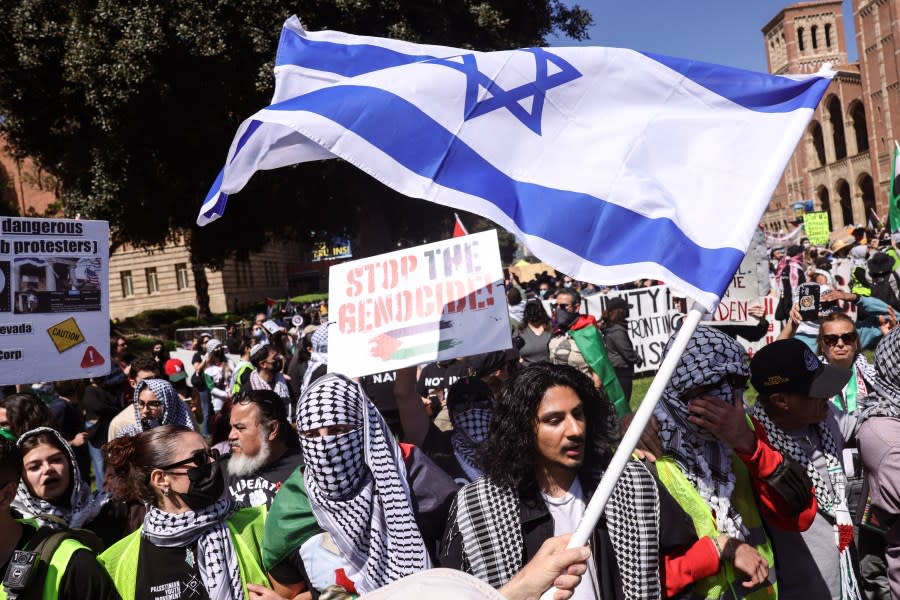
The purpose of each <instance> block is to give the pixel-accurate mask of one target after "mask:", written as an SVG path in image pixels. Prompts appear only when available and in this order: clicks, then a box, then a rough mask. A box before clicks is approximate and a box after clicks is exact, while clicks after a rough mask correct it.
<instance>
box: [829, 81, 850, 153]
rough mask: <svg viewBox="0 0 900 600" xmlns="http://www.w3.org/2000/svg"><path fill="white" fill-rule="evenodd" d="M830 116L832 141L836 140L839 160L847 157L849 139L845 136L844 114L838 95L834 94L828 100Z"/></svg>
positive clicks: (835, 151) (835, 150) (836, 151)
mask: <svg viewBox="0 0 900 600" xmlns="http://www.w3.org/2000/svg"><path fill="white" fill-rule="evenodd" d="M828 117H829V118H830V119H831V132H832V138H833V139H832V142H834V157H835V158H836V159H837V160H840V159H842V158H847V140H846V138H845V137H844V115H843V113H842V112H841V101H840V100H838V98H837V96H832V97H831V100H829V101H828Z"/></svg>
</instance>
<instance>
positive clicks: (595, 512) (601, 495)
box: [541, 302, 706, 600]
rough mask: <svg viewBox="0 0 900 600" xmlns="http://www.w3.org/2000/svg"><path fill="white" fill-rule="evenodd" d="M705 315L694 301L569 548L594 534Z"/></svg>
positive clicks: (545, 598) (544, 598)
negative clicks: (613, 492)
mask: <svg viewBox="0 0 900 600" xmlns="http://www.w3.org/2000/svg"><path fill="white" fill-rule="evenodd" d="M704 312H706V309H705V308H703V307H702V306H701V305H700V304H698V303H696V302H695V303H694V305H693V306H692V307H691V310H690V311H689V312H688V314H687V316H686V317H685V318H684V321H683V322H682V324H681V329H679V330H678V333H677V334H676V335H675V339H674V340H673V341H672V346H671V348H669V351H668V353H666V357H665V359H663V361H662V364H660V365H659V371H658V372H657V373H656V377H654V378H653V383H651V384H650V389H648V390H647V395H646V396H644V400H643V401H642V402H641V405H640V407H639V408H638V409H637V412H635V414H634V419H633V420H632V421H631V425H629V426H628V431H626V432H625V435H624V436H622V441H621V443H620V444H619V448H618V449H617V450H616V453H615V454H614V455H613V457H612V460H610V462H609V467H608V468H607V469H606V473H604V474H603V478H602V479H600V484H599V485H598V486H597V490H596V491H595V492H594V495H593V496H592V497H591V501H590V502H589V503H588V505H587V507H586V508H585V511H584V517H582V519H581V522H580V523H579V524H578V527H577V528H576V529H575V532H574V533H573V534H572V538H571V539H570V540H569V546H568V547H569V548H576V547H578V546H584V545H585V544H586V543H587V542H588V540H589V539H590V537H591V532H593V531H594V527H595V526H596V525H597V521H599V520H600V515H602V514H603V509H604V508H606V503H607V501H608V500H609V497H610V496H611V495H612V491H613V488H614V487H615V486H616V482H617V481H618V480H619V476H620V475H622V471H624V470H625V465H626V464H627V463H628V461H629V459H630V458H631V453H632V452H634V448H635V446H637V443H638V441H639V440H640V439H641V434H642V433H643V432H644V428H645V427H646V426H647V423H648V422H649V421H650V417H651V416H652V415H653V409H654V408H655V407H656V403H657V402H659V398H660V396H662V392H663V390H664V389H665V387H666V385H667V384H668V383H669V379H671V378H672V373H674V372H675V366H676V365H677V364H678V361H679V360H680V359H681V355H682V354H683V353H684V349H685V348H686V347H687V343H688V340H690V339H691V336H692V335H694V331H695V330H696V329H697V325H699V323H700V319H701V318H702V317H703V313H704ZM554 589H555V588H550V589H549V590H547V591H546V592H544V594H543V595H542V596H541V600H550V599H552V598H553V591H554Z"/></svg>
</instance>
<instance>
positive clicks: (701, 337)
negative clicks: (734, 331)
mask: <svg viewBox="0 0 900 600" xmlns="http://www.w3.org/2000/svg"><path fill="white" fill-rule="evenodd" d="M673 339H674V338H673ZM671 343H672V342H671V340H670V341H669V345H670V346H671ZM666 350H667V351H668V348H667V349H666ZM729 375H731V376H740V377H749V375H750V369H749V368H748V367H747V364H746V353H745V352H744V349H743V348H742V347H741V346H740V344H738V343H737V342H736V341H735V340H734V338H732V337H730V336H728V335H726V334H724V333H722V332H721V331H719V330H718V329H716V328H715V327H710V326H704V325H701V326H699V327H697V330H696V331H695V332H694V335H693V336H692V337H691V339H690V340H689V341H688V344H687V348H685V351H684V354H682V355H681V358H680V359H679V361H678V365H677V366H676V367H675V372H674V373H673V374H672V378H671V379H670V380H669V383H668V384H667V385H666V387H665V389H664V390H663V394H662V397H661V399H660V402H659V404H657V406H656V408H655V409H654V415H655V416H656V418H657V420H658V421H659V435H660V438H661V440H662V445H663V449H664V450H665V453H666V454H668V455H670V456H672V458H674V459H675V460H676V461H677V462H678V464H679V465H680V466H681V468H682V471H684V475H685V477H687V479H688V481H690V482H691V485H693V486H694V488H695V489H696V490H697V492H698V493H699V494H700V497H701V498H703V500H704V501H705V502H706V504H707V505H708V506H709V508H710V510H712V512H713V514H714V515H715V519H716V529H717V530H718V531H719V532H721V533H724V534H726V535H728V536H729V537H734V538H737V539H739V540H746V539H747V537H748V535H749V531H748V529H747V528H746V526H745V525H744V521H743V518H742V517H741V515H740V513H739V512H738V511H737V510H736V509H735V508H734V506H733V505H732V503H731V494H732V493H733V492H734V486H735V475H734V472H733V471H732V468H731V450H730V449H729V448H727V447H726V446H725V445H724V444H722V443H720V442H719V441H718V440H717V439H716V438H715V437H714V436H713V435H712V434H711V433H709V432H708V431H707V430H705V429H703V428H701V427H698V426H697V425H695V424H694V423H692V422H691V421H689V420H688V417H689V416H690V412H689V410H688V402H687V401H686V400H684V399H683V398H682V396H683V395H684V394H685V393H686V392H688V391H690V390H692V389H694V388H699V387H704V388H707V389H706V391H704V393H703V395H704V396H715V397H717V398H721V399H722V400H725V401H726V402H731V401H732V398H733V394H734V391H735V390H734V389H733V388H732V386H731V384H730V383H728V381H727V380H726V376H729ZM709 386H712V387H709Z"/></svg>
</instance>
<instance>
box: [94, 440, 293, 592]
mask: <svg viewBox="0 0 900 600" xmlns="http://www.w3.org/2000/svg"><path fill="white" fill-rule="evenodd" d="M105 452H106V459H107V464H108V465H109V467H110V468H111V469H112V470H113V472H114V473H115V475H116V485H115V486H114V489H113V490H112V491H113V494H114V495H115V496H116V498H117V499H118V500H121V501H132V502H134V501H143V502H146V503H147V504H148V505H149V506H150V509H149V510H148V511H147V515H146V517H145V518H144V523H143V525H142V526H141V528H140V529H138V530H137V531H135V532H134V533H132V534H130V535H128V536H126V537H125V538H123V539H122V540H120V541H119V542H117V543H116V544H114V545H113V546H112V547H110V548H109V549H108V550H106V551H105V552H103V554H101V555H100V562H101V563H102V564H103V566H104V567H106V570H107V571H108V572H109V574H110V576H111V577H112V580H113V582H114V583H115V585H116V589H117V590H118V591H119V594H120V595H121V596H122V598H124V599H125V600H132V599H144V598H146V599H151V598H152V599H157V598H192V599H197V600H206V599H209V600H237V599H239V598H252V599H254V600H255V599H271V600H274V599H276V598H279V596H278V595H277V594H275V592H274V591H272V590H271V589H269V588H268V579H267V576H266V573H265V571H264V570H263V568H262V566H261V564H262V562H261V547H262V536H263V529H264V523H265V514H266V513H265V509H264V508H262V507H259V508H248V509H241V510H238V509H237V508H236V506H235V504H234V502H233V501H232V500H231V499H230V498H223V493H224V491H225V480H224V477H223V474H222V471H221V469H220V466H219V462H218V452H216V451H215V450H212V451H211V450H209V448H208V447H207V445H206V441H205V440H204V439H203V437H202V436H201V435H200V434H199V433H196V432H194V431H192V430H190V429H188V428H187V427H183V426H180V425H161V426H159V427H155V428H153V429H150V430H149V431H145V432H143V433H141V434H139V435H136V436H133V437H131V436H127V437H121V438H118V439H116V440H113V441H112V442H110V443H109V444H108V445H107V446H106V450H105Z"/></svg>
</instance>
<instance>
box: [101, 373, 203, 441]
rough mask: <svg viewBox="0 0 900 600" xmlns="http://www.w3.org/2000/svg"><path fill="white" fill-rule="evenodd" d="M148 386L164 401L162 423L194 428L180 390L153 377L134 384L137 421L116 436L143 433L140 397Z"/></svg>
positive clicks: (157, 397) (163, 380) (158, 398)
mask: <svg viewBox="0 0 900 600" xmlns="http://www.w3.org/2000/svg"><path fill="white" fill-rule="evenodd" d="M148 388H149V389H150V391H151V392H153V395H154V396H156V399H157V400H159V401H160V402H162V409H163V416H162V419H160V420H161V423H160V424H161V425H169V424H172V425H182V426H184V427H187V428H188V429H190V430H192V431H193V430H194V420H193V419H192V418H191V415H190V413H188V409H187V404H185V402H184V400H182V399H181V396H179V395H178V392H176V391H175V388H174V387H172V384H171V383H169V382H168V381H166V380H165V379H159V378H155V377H154V378H151V379H142V380H141V382H140V383H139V384H137V385H136V386H134V399H133V403H134V416H135V419H136V421H137V422H136V423H134V424H133V425H129V426H128V427H125V428H123V429H122V430H121V431H119V432H118V434H116V437H122V436H126V435H137V434H139V433H143V431H144V426H143V425H141V408H140V405H139V401H140V398H139V397H140V395H141V392H142V391H143V390H145V389H148Z"/></svg>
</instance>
